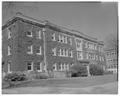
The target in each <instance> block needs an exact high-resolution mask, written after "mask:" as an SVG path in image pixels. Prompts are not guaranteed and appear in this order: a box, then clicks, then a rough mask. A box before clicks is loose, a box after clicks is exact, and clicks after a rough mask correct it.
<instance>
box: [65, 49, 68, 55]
mask: <svg viewBox="0 0 120 96" xmlns="http://www.w3.org/2000/svg"><path fill="white" fill-rule="evenodd" d="M65 56H66V57H68V50H67V49H65Z"/></svg>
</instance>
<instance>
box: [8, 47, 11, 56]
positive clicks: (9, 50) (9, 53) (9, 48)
mask: <svg viewBox="0 0 120 96" xmlns="http://www.w3.org/2000/svg"><path fill="white" fill-rule="evenodd" d="M9 55H11V47H10V46H8V56H9Z"/></svg>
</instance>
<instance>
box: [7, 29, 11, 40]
mask: <svg viewBox="0 0 120 96" xmlns="http://www.w3.org/2000/svg"><path fill="white" fill-rule="evenodd" d="M7 33H8V39H10V38H11V30H10V28H7Z"/></svg>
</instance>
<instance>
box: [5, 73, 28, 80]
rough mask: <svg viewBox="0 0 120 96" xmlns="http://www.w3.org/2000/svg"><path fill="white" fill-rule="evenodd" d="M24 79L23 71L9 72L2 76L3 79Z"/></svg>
mask: <svg viewBox="0 0 120 96" xmlns="http://www.w3.org/2000/svg"><path fill="white" fill-rule="evenodd" d="M26 79H27V78H26V75H25V74H23V73H10V74H7V75H6V76H5V77H4V80H5V81H24V80H26Z"/></svg>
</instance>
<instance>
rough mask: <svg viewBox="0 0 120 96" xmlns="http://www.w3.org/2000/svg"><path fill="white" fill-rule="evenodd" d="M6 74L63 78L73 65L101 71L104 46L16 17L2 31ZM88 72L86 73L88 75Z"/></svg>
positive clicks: (93, 39)
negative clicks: (35, 74) (30, 73)
mask: <svg viewBox="0 0 120 96" xmlns="http://www.w3.org/2000/svg"><path fill="white" fill-rule="evenodd" d="M2 30H3V32H2V55H3V57H2V64H3V68H4V71H5V72H16V71H24V72H33V71H38V72H48V73H51V74H53V76H54V77H56V76H64V75H65V74H64V73H65V72H66V71H67V70H69V69H70V67H71V66H73V65H74V64H82V65H84V66H86V67H87V68H88V69H89V64H100V65H102V67H104V64H105V56H104V54H103V45H104V44H103V42H101V41H98V40H97V39H96V38H92V37H90V36H87V35H85V34H83V33H81V32H78V31H75V30H69V29H67V28H64V27H61V26H58V25H55V24H53V23H51V22H48V21H40V20H36V19H33V18H31V17H27V16H24V15H23V14H17V15H16V16H15V17H13V18H12V19H10V20H9V21H8V22H7V23H6V24H5V25H4V26H3V27H2ZM88 72H89V71H88Z"/></svg>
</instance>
